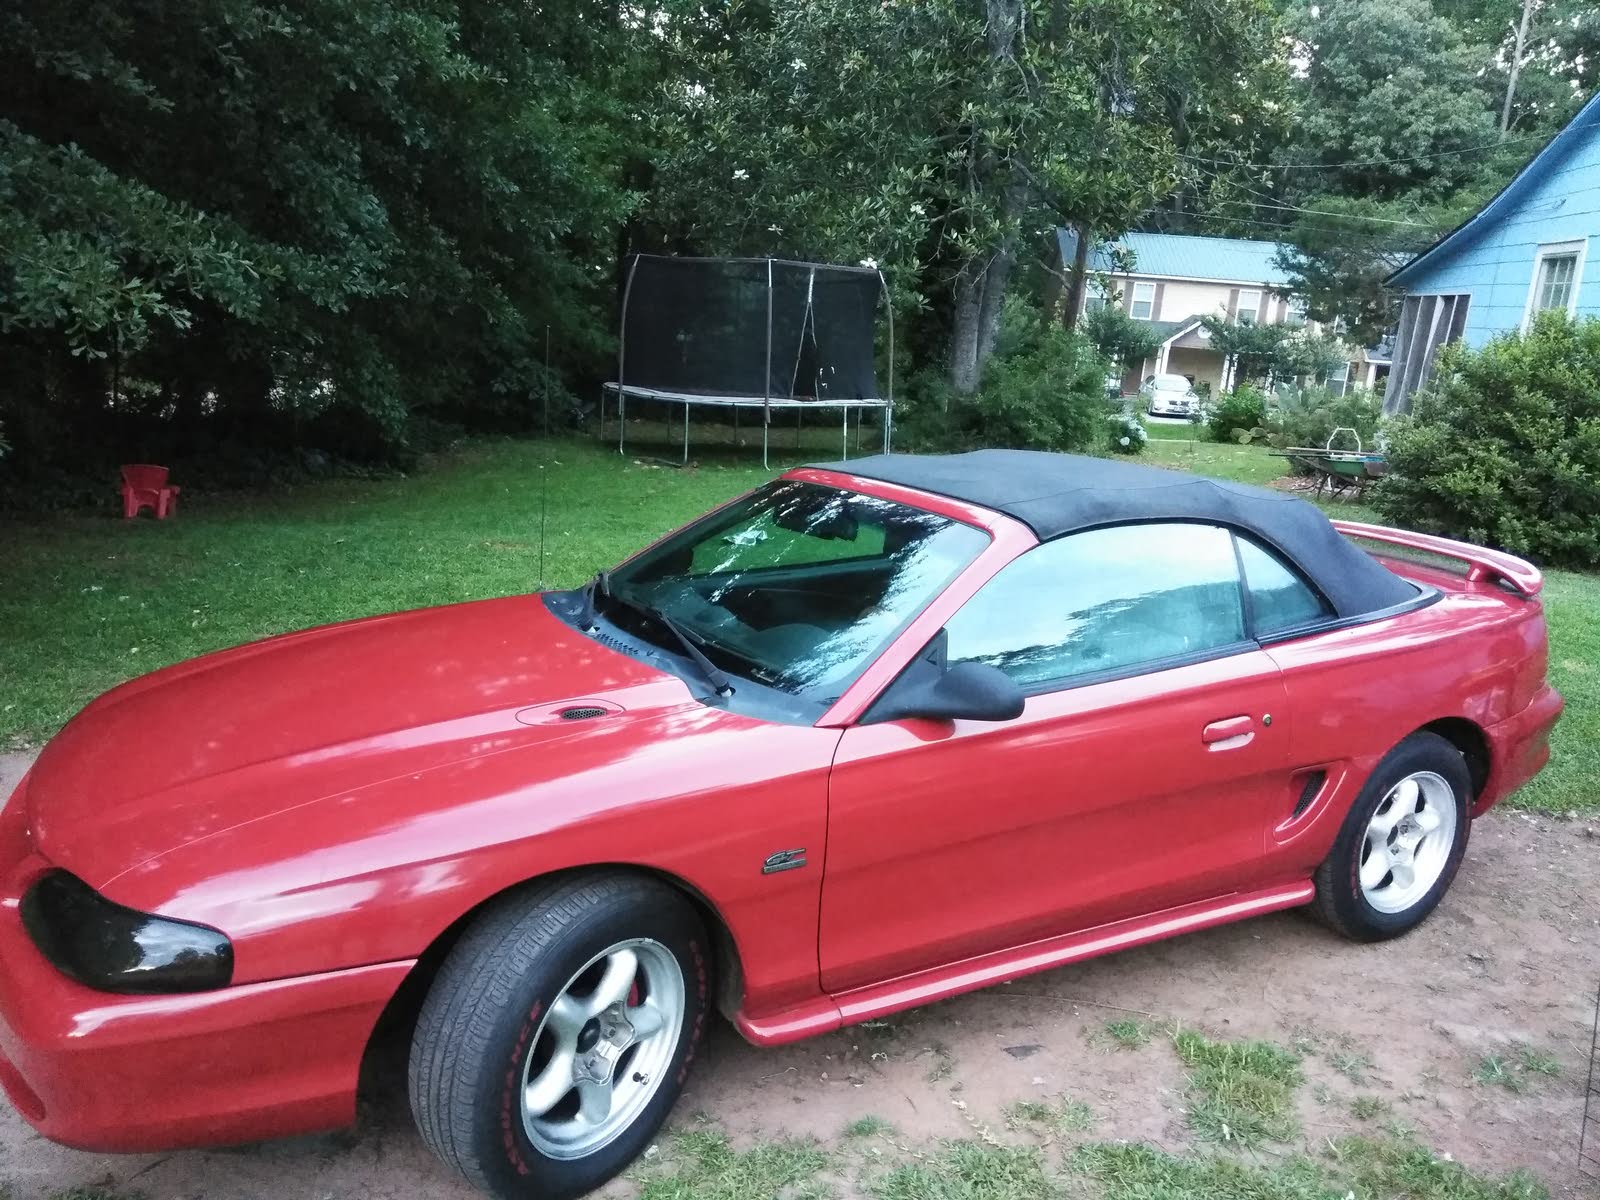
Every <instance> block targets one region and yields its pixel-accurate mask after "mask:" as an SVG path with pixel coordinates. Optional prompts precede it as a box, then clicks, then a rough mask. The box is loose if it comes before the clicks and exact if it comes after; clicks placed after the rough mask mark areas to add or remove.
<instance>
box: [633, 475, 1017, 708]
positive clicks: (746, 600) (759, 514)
mask: <svg viewBox="0 0 1600 1200" xmlns="http://www.w3.org/2000/svg"><path fill="white" fill-rule="evenodd" d="M987 543H988V535H987V534H985V533H984V532H982V531H981V530H979V529H975V528H973V527H972V526H970V525H964V524H962V523H961V522H959V521H954V520H951V519H950V518H948V517H941V516H939V515H938V514H936V513H931V512H926V511H924V510H922V509H918V508H913V507H911V506H910V505H906V504H899V503H896V502H895V501H892V500H880V499H878V498H877V497H875V496H866V495H862V494H860V493H857V492H846V491H840V490H838V489H836V488H830V487H824V486H821V485H820V484H815V483H804V482H800V481H798V480H788V479H785V480H778V481H777V482H775V483H771V484H768V485H767V486H766V487H764V488H761V489H760V490H759V491H756V492H753V493H751V494H750V495H749V496H746V497H745V498H743V499H741V500H737V501H735V502H734V503H732V504H730V505H728V506H727V507H726V508H723V509H720V510H718V511H717V512H714V513H711V514H710V515H709V516H707V517H705V518H704V519H702V520H700V521H696V522H695V523H694V524H692V525H689V526H687V527H686V528H684V529H682V530H680V531H679V532H677V533H675V534H673V535H672V536H671V537H669V538H667V539H666V540H664V541H662V542H660V543H658V544H657V545H655V546H652V547H650V549H648V550H646V551H644V552H643V553H642V554H639V555H638V556H637V557H635V558H633V559H630V560H629V561H628V562H626V563H624V564H623V565H622V566H620V567H618V568H617V569H616V570H615V571H613V572H611V575H610V577H609V579H608V581H607V583H608V586H609V588H610V591H611V593H612V594H613V595H615V596H617V597H619V598H621V599H622V600H624V601H627V602H631V603H633V604H636V605H643V606H645V607H647V608H650V609H653V610H655V611H656V612H659V613H662V614H664V615H665V616H667V617H669V618H671V620H672V621H674V622H676V623H677V624H678V626H679V627H680V628H681V629H682V630H683V631H684V632H685V633H686V634H687V635H688V636H689V637H690V638H691V639H693V641H694V642H695V643H696V644H697V645H698V646H699V647H700V648H701V649H702V650H703V651H704V652H705V654H706V656H707V657H708V658H710V659H711V660H712V661H713V662H715V663H716V664H717V665H718V666H719V667H721V668H722V669H724V670H725V671H728V672H729V673H731V674H733V675H735V676H744V677H746V678H749V679H754V680H755V681H757V682H758V683H762V684H765V685H767V686H769V687H774V688H778V689H781V690H783V691H785V692H790V693H794V694H797V695H800V696H803V697H806V698H808V699H824V698H831V696H832V695H834V694H836V693H837V692H838V691H840V690H842V688H843V685H845V684H847V683H848V682H849V681H850V680H852V679H854V678H855V676H856V675H858V674H859V673H860V672H861V671H862V670H863V669H864V668H865V667H866V666H867V664H868V663H869V662H870V661H871V660H872V659H873V658H874V657H876V655H877V654H878V653H879V652H880V651H881V650H882V649H883V647H884V646H886V645H887V644H888V642H889V640H890V639H891V638H893V637H894V636H895V635H896V634H897V633H899V632H900V630H901V629H903V628H904V627H905V626H906V625H907V624H908V623H909V622H910V621H911V619H912V618H913V617H914V616H916V614H917V613H919V612H920V611H921V610H922V609H923V607H924V606H925V605H926V604H927V603H928V601H930V600H931V599H933V597H934V596H936V595H937V594H938V593H939V592H940V590H941V589H943V587H944V586H945V585H946V584H947V583H949V581H950V580H951V579H952V578H954V577H955V575H956V574H957V572H959V571H960V570H961V569H962V568H963V567H965V566H966V565H967V564H968V563H970V562H971V561H972V560H973V559H974V558H976V557H977V556H978V554H979V553H980V552H981V551H982V550H983V548H984V546H985V545H987ZM607 613H608V615H610V616H615V617H618V619H621V620H624V621H626V620H627V614H628V610H627V609H626V608H624V607H622V606H620V605H618V606H614V607H613V609H610V610H607ZM648 626H649V622H647V621H642V620H641V621H639V622H633V623H630V628H635V629H636V631H637V632H639V633H640V634H641V635H644V636H650V637H653V638H656V639H657V640H660V631H659V630H651V629H650V628H649V627H648ZM662 644H663V645H666V646H667V648H668V649H670V650H676V649H677V647H676V645H673V644H671V643H667V642H665V641H663V642H662Z"/></svg>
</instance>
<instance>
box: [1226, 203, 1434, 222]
mask: <svg viewBox="0 0 1600 1200" xmlns="http://www.w3.org/2000/svg"><path fill="white" fill-rule="evenodd" d="M1217 203H1219V204H1233V205H1239V206H1242V207H1244V208H1270V209H1272V210H1274V211H1276V212H1294V213H1306V214H1307V215H1309V216H1313V217H1338V218H1339V219H1341V220H1345V221H1376V222H1378V223H1380V224H1383V225H1409V226H1410V227H1412V228H1413V229H1432V228H1434V226H1433V225H1431V224H1429V223H1428V222H1427V221H1402V220H1400V219H1399V218H1398V217H1373V216H1367V215H1365V214H1363V213H1342V212H1337V211H1335V210H1333V209H1328V208H1299V207H1296V206H1295V205H1293V204H1279V203H1277V202H1276V201H1274V202H1273V203H1270V204H1260V203H1257V202H1256V201H1253V200H1219V201H1217Z"/></svg>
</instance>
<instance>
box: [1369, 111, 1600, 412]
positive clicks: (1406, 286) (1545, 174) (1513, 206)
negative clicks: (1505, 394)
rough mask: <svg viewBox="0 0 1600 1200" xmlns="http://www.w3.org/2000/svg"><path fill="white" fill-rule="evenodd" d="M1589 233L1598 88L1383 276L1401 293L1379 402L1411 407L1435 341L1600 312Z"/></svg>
mask: <svg viewBox="0 0 1600 1200" xmlns="http://www.w3.org/2000/svg"><path fill="white" fill-rule="evenodd" d="M1596 238H1600V93H1597V94H1596V95H1595V96H1594V97H1593V98H1591V99H1590V100H1589V102H1588V103H1587V104H1585V105H1584V106H1583V108H1582V109H1581V110H1580V111H1579V113H1578V115H1577V116H1575V117H1574V118H1573V119H1572V121H1571V122H1570V123H1569V124H1568V125H1567V127H1566V128H1565V129H1563V130H1562V131H1561V132H1560V133H1558V134H1556V136H1555V137H1553V138H1551V139H1550V141H1549V142H1548V143H1547V144H1546V145H1545V147H1544V149H1543V150H1541V151H1539V153H1538V154H1537V155H1535V156H1534V158H1533V160H1532V161H1531V162H1529V163H1528V165H1527V166H1525V167H1523V168H1522V170H1521V171H1519V172H1517V174H1516V176H1515V177H1514V178H1513V179H1512V180H1511V182H1510V183H1508V184H1507V185H1506V186H1505V187H1504V188H1503V189H1502V190H1501V191H1500V193H1499V194H1498V195H1497V196H1495V197H1494V199H1492V200H1490V201H1489V203H1488V204H1486V205H1484V207H1483V208H1482V209H1481V210H1480V211H1479V212H1478V213H1477V215H1476V216H1474V217H1472V218H1471V219H1470V220H1468V221H1466V222H1464V223H1463V224H1461V225H1460V226H1458V227H1457V228H1456V229H1455V230H1453V231H1452V232H1451V233H1449V234H1447V235H1446V236H1445V237H1444V238H1442V239H1441V240H1439V241H1438V242H1435V243H1434V244H1433V245H1432V246H1431V247H1429V248H1428V249H1427V250H1425V251H1423V252H1422V253H1421V254H1419V255H1417V257H1416V258H1414V259H1412V260H1411V261H1410V262H1408V263H1407V264H1406V265H1405V266H1403V267H1401V268H1400V269H1399V270H1398V271H1396V272H1395V273H1394V274H1393V275H1391V276H1389V278H1388V280H1387V282H1388V284H1389V286H1390V287H1393V288H1397V289H1399V290H1402V291H1404V292H1405V293H1406V295H1405V299H1404V300H1403V301H1402V303H1401V309H1400V324H1399V329H1398V331H1397V332H1396V339H1395V347H1394V368H1393V371H1392V372H1391V373H1390V376H1389V387H1388V391H1387V392H1386V393H1385V396H1384V409H1385V411H1387V412H1401V411H1404V410H1405V409H1406V408H1407V407H1409V404H1410V397H1411V396H1412V394H1414V393H1415V392H1416V391H1417V390H1418V389H1419V388H1421V387H1422V386H1423V385H1424V384H1425V383H1427V381H1428V377H1429V375H1430V374H1431V372H1432V370H1433V363H1434V358H1435V356H1436V355H1437V354H1438V352H1439V347H1440V346H1443V345H1447V344H1448V343H1450V342H1454V341H1458V340H1464V341H1465V342H1466V343H1467V344H1468V345H1469V346H1481V345H1482V344H1483V343H1485V342H1487V341H1488V340H1489V339H1490V338H1492V337H1494V336H1495V335H1496V334H1500V333H1505V332H1507V331H1509V330H1518V329H1525V328H1527V325H1528V322H1529V321H1530V320H1532V318H1533V316H1534V314H1535V313H1538V312H1541V311H1543V310H1545V309H1552V308H1553V309H1561V310H1563V311H1565V312H1566V313H1568V314H1569V315H1573V316H1585V315H1588V316H1600V267H1597V268H1595V269H1592V270H1588V271H1586V270H1585V267H1586V265H1587V259H1588V257H1589V243H1590V242H1591V241H1592V240H1594V239H1596Z"/></svg>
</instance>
